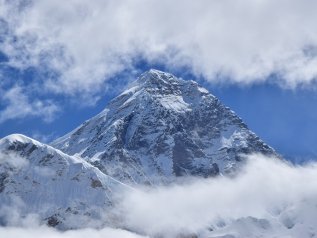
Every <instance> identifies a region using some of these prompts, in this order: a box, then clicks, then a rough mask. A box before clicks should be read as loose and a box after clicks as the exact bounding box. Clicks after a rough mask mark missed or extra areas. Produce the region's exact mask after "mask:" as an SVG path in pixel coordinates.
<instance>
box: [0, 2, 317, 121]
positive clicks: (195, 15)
mask: <svg viewBox="0 0 317 238" xmlns="http://www.w3.org/2000/svg"><path fill="white" fill-rule="evenodd" d="M0 6H1V7H0V29H1V30H0V51H1V54H4V55H5V57H4V58H5V59H6V60H3V61H1V57H0V61H1V63H0V65H1V66H3V67H4V66H5V67H13V68H15V69H18V70H22V71H23V70H26V69H29V68H35V69H36V72H37V74H38V80H37V81H36V82H33V83H32V84H31V85H29V82H26V81H30V80H28V79H23V80H22V81H24V83H22V85H24V87H26V88H27V90H26V91H33V94H38V93H39V92H43V91H44V92H46V94H48V93H53V94H58V95H67V96H71V97H75V98H76V99H78V96H79V95H80V96H81V97H82V98H85V100H81V102H82V103H84V102H87V101H89V100H87V98H88V99H89V98H90V102H93V101H94V100H95V99H91V98H92V97H96V95H98V94H99V95H100V94H102V92H103V91H105V83H106V82H107V81H108V80H109V79H110V78H112V77H114V76H117V75H118V74H119V73H120V72H129V74H131V75H135V74H136V73H138V70H139V67H138V66H136V64H137V63H138V61H140V60H144V61H145V62H147V63H149V64H150V65H151V64H153V65H156V64H161V65H164V67H165V68H166V69H167V70H171V71H177V70H178V69H184V68H185V69H186V70H189V71H190V72H191V73H193V74H194V75H196V76H203V77H204V78H205V79H206V80H209V81H212V82H220V83H228V82H231V83H238V84H250V83H254V82H259V81H265V80H275V81H277V82H278V83H279V84H280V85H281V86H282V87H288V88H289V87H291V88H295V87H297V86H299V85H307V84H310V83H312V82H314V81H315V79H316V76H317V67H316V65H317V33H316V30H315V28H316V24H315V22H317V16H316V14H315V9H316V8H317V3H316V2H315V1H310V0H303V1H296V0H290V1H286V0H280V1H274V0H266V1H264V0H243V1H242V0H238V1H237V0H223V1H209V0H198V1H195V2H193V1H189V0H176V1H173V2H171V1H168V0H162V1H155V0H136V1H135V0H127V1H123V0H109V1H98V0H92V1H89V2H88V1H84V0H71V1H67V2H65V3H63V4H60V3H59V2H57V1H53V0H44V1H32V0H12V1H7V0H0ZM272 76H274V77H272ZM1 80H5V79H2V78H1ZM10 80H11V81H14V80H15V79H10ZM0 85H1V84H0ZM19 85H21V83H20V84H19ZM31 88H32V89H31ZM34 88H36V90H34ZM31 106H32V105H31ZM33 107H34V105H33ZM10 108H14V107H13V106H12V107H11V106H10ZM41 108H42V109H44V110H49V112H52V111H55V107H54V106H52V105H51V104H50V103H49V102H46V103H43V105H41ZM8 110H9V109H8ZM5 114H8V113H7V112H5ZM29 114H30V113H28V114H27V115H29ZM31 114H32V113H31ZM31 116H38V117H41V116H42V115H31ZM6 117H7V118H10V116H6ZM11 117H12V116H11ZM14 117H15V118H19V117H20V115H15V116H14ZM2 120H5V119H2Z"/></svg>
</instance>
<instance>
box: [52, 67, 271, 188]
mask: <svg viewBox="0 0 317 238" xmlns="http://www.w3.org/2000/svg"><path fill="white" fill-rule="evenodd" d="M52 146H54V147H56V148H58V149H60V150H62V151H63V152H65V153H66V154H69V155H77V156H80V157H82V158H84V159H85V160H86V161H88V162H89V163H91V164H92V165H94V166H96V167H98V168H99V169H100V170H101V171H103V172H104V173H106V174H107V175H109V176H111V177H114V178H115V179H118V180H119V181H121V182H125V183H128V184H133V183H141V184H160V183H169V182H172V181H174V180H175V179H176V178H177V177H179V176H185V175H192V176H202V177H209V176H214V175H217V174H219V173H221V174H227V173H232V172H233V171H235V170H236V169H237V168H238V167H239V166H240V165H241V164H242V163H243V157H242V156H241V154H248V153H264V154H275V152H274V150H273V149H272V148H271V147H269V146H268V145H266V144H265V143H264V142H263V141H262V140H260V138H259V137H257V136H256V135H255V134H254V133H253V132H251V131H250V130H249V129H248V127H247V126H246V125H245V123H243V121H242V120H241V119H240V118H239V117H238V116H237V115H236V114H235V113H234V112H233V111H231V110H230V109H229V108H228V107H225V106H224V105H223V104H222V103H221V102H220V101H219V100H218V99H217V98H216V97H215V96H213V95H212V94H210V93H209V92H208V90H206V89H205V88H203V87H201V86H200V85H199V84H197V83H196V82H194V81H191V80H190V81H189V80H182V79H179V78H177V77H175V76H174V75H172V74H169V73H165V72H162V71H158V70H153V69H152V70H149V71H147V72H145V73H143V74H142V75H141V76H140V77H139V78H138V79H137V80H136V81H135V82H134V83H132V84H131V85H130V87H128V88H127V89H126V90H125V91H124V92H123V93H121V94H120V95H119V96H117V97H116V98H114V99H113V100H112V101H110V103H109V104H108V106H107V107H106V108H105V110H103V111H102V112H101V113H100V114H98V115H97V116H95V117H93V118H92V119H90V120H88V121H86V122H85V123H83V124H82V125H80V126H79V127H78V128H76V129H75V130H73V131H72V132H70V133H69V134H67V135H65V136H63V137H61V138H59V139H57V140H56V141H54V142H53V143H52Z"/></svg>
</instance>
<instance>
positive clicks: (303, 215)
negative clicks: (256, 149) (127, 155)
mask: <svg viewBox="0 0 317 238" xmlns="http://www.w3.org/2000/svg"><path fill="white" fill-rule="evenodd" d="M316 181H317V165H316V164H312V165H307V166H305V167H294V166H292V165H288V164H286V163H284V162H280V161H278V159H270V158H266V157H264V156H261V155H253V156H251V158H250V161H249V162H248V164H247V166H246V167H245V170H244V171H242V172H241V174H240V175H239V176H237V177H236V178H225V177H220V178H217V179H215V178H213V179H197V180H193V181H192V182H189V183H188V182H186V183H185V184H183V185H172V186H167V187H160V188H143V189H141V190H135V191H134V192H132V193H131V192H129V193H127V194H125V195H124V196H123V197H124V198H123V200H122V202H121V204H120V205H119V206H118V208H116V209H119V210H120V211H121V212H122V214H124V215H123V219H124V224H125V225H126V226H127V227H130V228H131V229H132V230H137V231H139V232H144V233H145V234H148V235H152V236H153V235H157V234H164V235H166V236H167V237H175V236H176V234H179V233H185V234H186V233H187V234H192V233H194V234H200V235H201V237H218V236H219V237H222V236H220V235H225V234H227V235H228V234H233V235H234V236H233V237H236V238H240V237H241V238H242V237H244V238H245V237H301V238H303V237H311V235H312V234H315V235H316V234H317V229H316V227H317V223H316V221H317V215H316V214H317V208H316V198H317V189H316V188H317V182H316ZM208 228H209V229H210V228H212V229H213V231H212V232H210V231H208ZM207 234H208V235H207Z"/></svg>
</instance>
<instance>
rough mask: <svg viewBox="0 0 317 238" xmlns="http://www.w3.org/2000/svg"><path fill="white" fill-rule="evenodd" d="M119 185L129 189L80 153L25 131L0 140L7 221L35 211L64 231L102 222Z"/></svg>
mask: <svg viewBox="0 0 317 238" xmlns="http://www.w3.org/2000/svg"><path fill="white" fill-rule="evenodd" d="M116 189H121V190H122V189H128V187H127V186H125V185H123V184H121V183H120V182H118V181H116V180H115V179H113V178H111V177H109V176H107V175H105V174H104V173H102V172H100V171H99V170H98V169H97V168H95V167H93V166H92V165H90V164H89V163H87V162H85V161H84V160H83V159H81V158H79V157H75V156H68V155H66V154H64V153H63V152H61V151H59V150H56V149H54V148H53V147H51V146H48V145H45V144H42V143H40V142H38V141H35V140H33V139H31V138H28V137H26V136H23V135H16V134H15V135H10V136H7V137H5V138H3V139H1V140H0V223H1V224H2V225H12V224H11V223H19V222H21V221H19V219H22V220H23V219H25V218H23V217H24V216H29V215H30V214H36V216H37V219H39V222H40V223H47V224H48V225H50V226H54V227H58V228H60V229H71V228H83V227H87V226H88V227H98V226H102V225H104V224H101V223H104V222H105V221H107V219H106V215H107V209H108V208H109V207H111V205H112V202H113V201H112V200H113V198H112V195H113V192H114V191H115V190H116ZM17 214H19V216H20V217H19V219H18V218H14V217H13V216H14V215H17ZM13 218H14V219H13ZM101 218H102V219H101ZM13 225H15V224H13Z"/></svg>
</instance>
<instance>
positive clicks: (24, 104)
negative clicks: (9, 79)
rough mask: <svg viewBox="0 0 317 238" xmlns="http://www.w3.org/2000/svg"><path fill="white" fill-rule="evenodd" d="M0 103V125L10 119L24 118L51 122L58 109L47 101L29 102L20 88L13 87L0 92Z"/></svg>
mask: <svg viewBox="0 0 317 238" xmlns="http://www.w3.org/2000/svg"><path fill="white" fill-rule="evenodd" d="M0 93H2V95H0V99H1V103H0V104H2V106H3V107H4V109H3V110H2V111H1V114H0V123H2V122H5V121H7V120H10V119H17V118H25V117H26V116H32V117H42V118H44V120H45V121H46V122H50V121H52V120H53V118H54V116H55V114H56V112H57V111H58V110H59V108H58V107H57V106H56V105H55V104H54V103H53V102H51V101H49V100H39V99H35V100H30V98H29V96H28V95H27V94H26V93H24V92H23V88H22V87H20V86H14V87H12V88H11V89H9V90H7V91H1V90H0Z"/></svg>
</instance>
